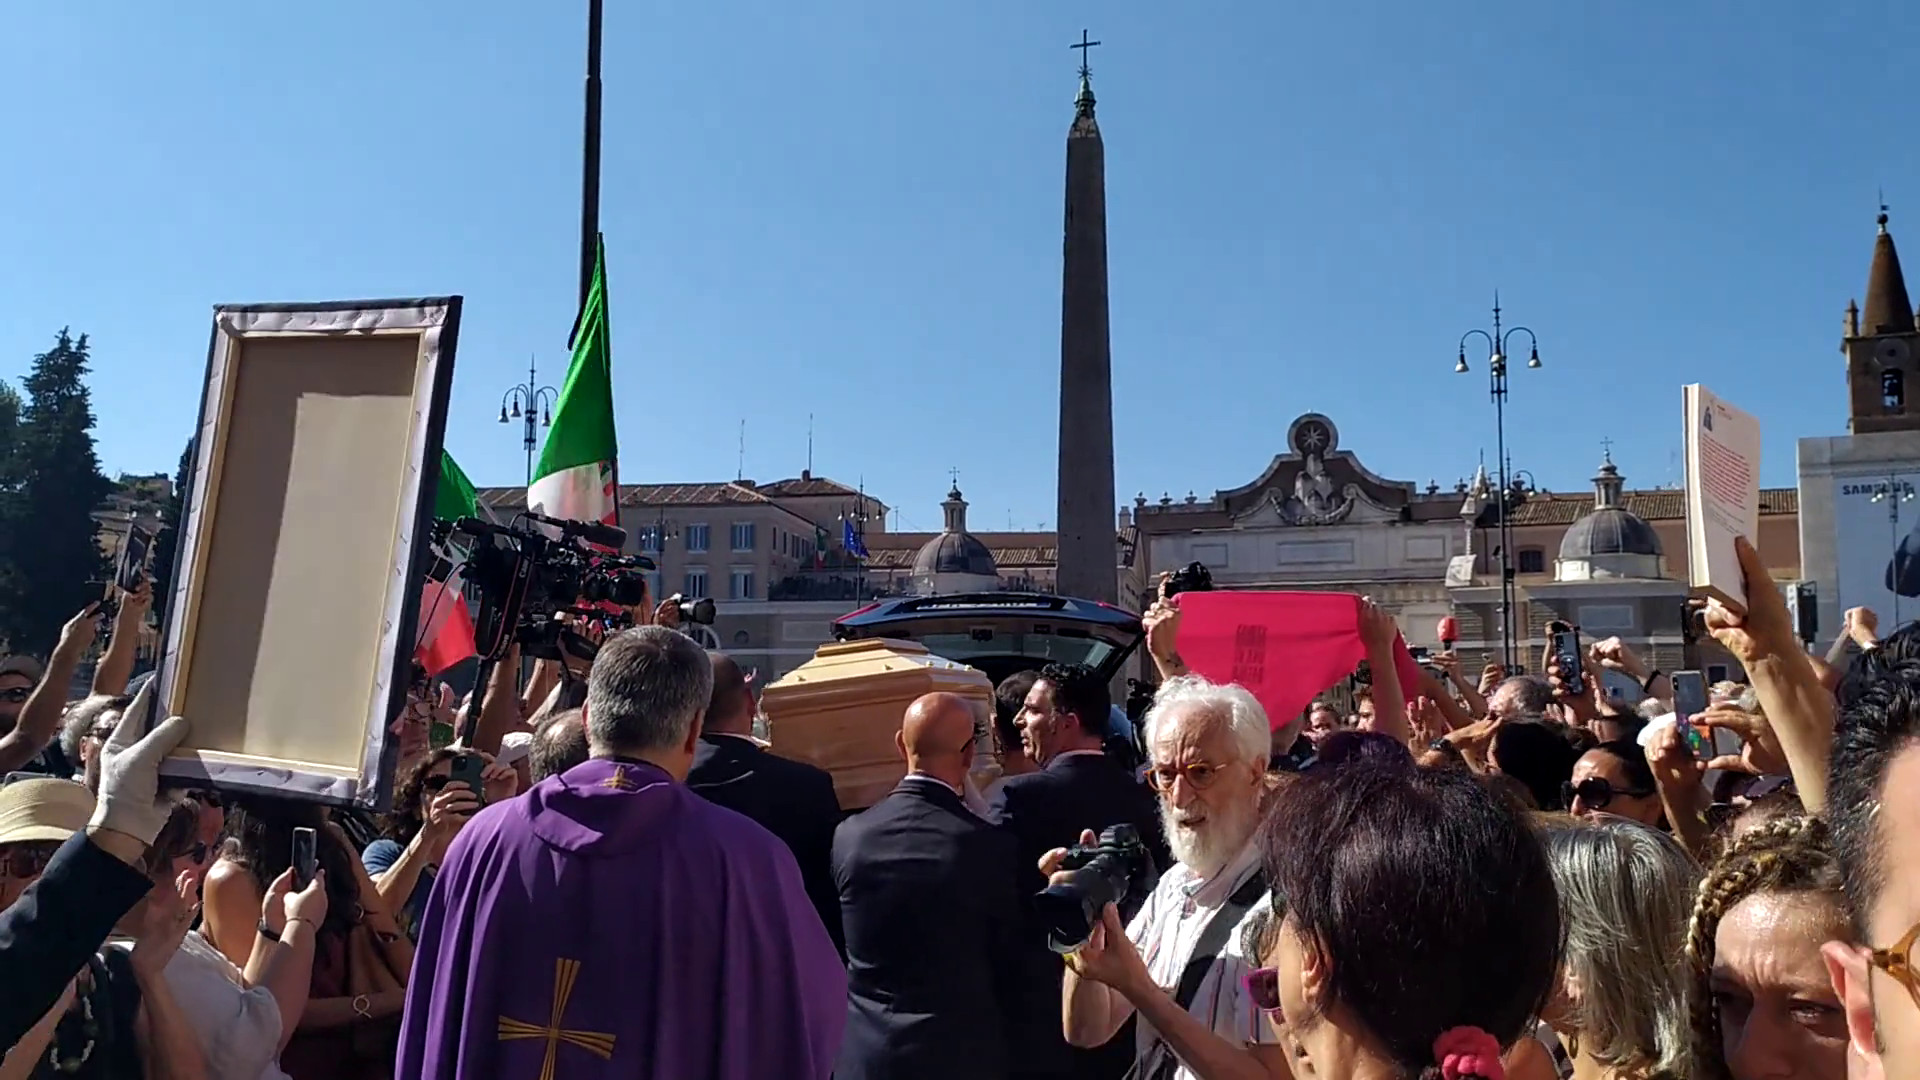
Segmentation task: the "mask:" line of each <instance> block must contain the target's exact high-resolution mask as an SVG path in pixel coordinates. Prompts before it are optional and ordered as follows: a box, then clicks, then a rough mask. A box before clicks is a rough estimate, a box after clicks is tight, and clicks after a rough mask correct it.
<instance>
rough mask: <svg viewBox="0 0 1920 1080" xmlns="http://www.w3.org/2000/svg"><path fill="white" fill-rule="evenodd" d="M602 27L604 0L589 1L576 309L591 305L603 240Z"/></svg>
mask: <svg viewBox="0 0 1920 1080" xmlns="http://www.w3.org/2000/svg"><path fill="white" fill-rule="evenodd" d="M600 24H601V0H587V108H586V131H585V137H584V139H583V144H582V147H581V154H580V305H579V308H578V309H576V310H584V309H585V308H586V306H587V290H588V289H589V288H590V287H592V284H593V260H594V250H595V248H596V247H597V246H598V243H599V237H600Z"/></svg>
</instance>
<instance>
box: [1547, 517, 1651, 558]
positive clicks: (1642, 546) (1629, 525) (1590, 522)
mask: <svg viewBox="0 0 1920 1080" xmlns="http://www.w3.org/2000/svg"><path fill="white" fill-rule="evenodd" d="M1660 554H1662V552H1661V550H1660V534H1659V533H1656V532H1654V531H1653V526H1651V525H1649V524H1647V523H1646V521H1645V519H1643V518H1641V517H1640V515H1638V514H1635V513H1634V512H1632V511H1631V510H1627V509H1625V508H1623V507H1619V506H1603V507H1601V508H1599V509H1597V510H1595V511H1593V512H1592V513H1590V514H1588V515H1587V516H1585V517H1583V518H1581V519H1580V520H1578V521H1576V522H1574V523H1573V525H1572V526H1570V527H1569V528H1568V529H1567V534H1566V535H1565V536H1563V537H1561V538H1560V557H1561V558H1562V559H1591V558H1593V557H1594V556H1596V555H1655V556H1657V555H1660Z"/></svg>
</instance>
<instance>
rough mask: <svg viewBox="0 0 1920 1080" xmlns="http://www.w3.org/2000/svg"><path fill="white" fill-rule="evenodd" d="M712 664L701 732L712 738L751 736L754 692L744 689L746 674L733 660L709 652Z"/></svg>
mask: <svg viewBox="0 0 1920 1080" xmlns="http://www.w3.org/2000/svg"><path fill="white" fill-rule="evenodd" d="M707 659H709V660H711V661H713V697H712V698H711V699H710V700H709V701H708V702H707V722H706V723H705V724H704V725H702V727H701V729H700V730H702V731H710V732H712V733H714V734H715V735H750V734H752V733H753V691H752V690H751V689H749V688H748V686H747V674H746V672H744V671H741V670H740V665H739V664H737V663H735V662H734V660H733V657H731V656H728V655H727V654H726V653H723V652H710V653H708V654H707Z"/></svg>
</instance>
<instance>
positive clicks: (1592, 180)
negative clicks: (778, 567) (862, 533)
mask: <svg viewBox="0 0 1920 1080" xmlns="http://www.w3.org/2000/svg"><path fill="white" fill-rule="evenodd" d="M324 6H325V8H326V14H325V16H324V17H323V16H320V15H317V14H315V12H316V11H317V10H318V9H316V8H314V7H313V6H312V5H284V4H253V3H240V2H237V0H207V2H202V3H195V4H186V5H152V4H135V3H131V2H125V0H97V2H90V3H85V4H31V5H28V4H17V5H12V6H11V7H10V9H9V10H8V11H7V12H6V13H5V14H4V15H0V99H4V100H6V101H7V102H8V103H9V106H8V108H6V109H5V110H0V142H4V144H5V145H6V146H7V147H8V148H9V150H10V158H11V160H10V161H9V163H8V167H7V168H5V169H4V170H0V206H4V207H5V208H6V212H5V213H4V214H0V252H4V255H3V256H0V374H4V375H8V376H17V375H19V374H21V373H23V372H24V371H25V370H26V367H27V364H28V362H29V359H30V357H31V356H32V354H33V353H35V352H37V351H40V350H41V349H43V348H45V347H46V345H47V343H48V342H49V341H50V340H51V338H52V335H53V334H54V333H55V332H56V331H57V330H58V329H59V328H60V327H61V326H62V325H71V326H72V327H73V328H74V329H75V330H77V331H78V330H84V331H87V332H88V333H90V334H92V336H93V340H94V344H95V349H96V352H95V357H96V362H97V369H96V372H95V375H94V381H93V387H94V404H95V409H96V411H97V413H98V415H99V418H100V426H99V429H98V437H99V443H100V453H101V458H102V461H103V463H104V464H105V466H106V467H107V468H108V470H109V471H120V470H127V471H153V470H161V469H167V470H170V469H171V468H172V467H173V464H174V462H175V460H176V458H177V456H178V454H179V450H180V447H181V445H182V444H183V442H184V440H185V438H186V437H187V435H188V432H189V429H190V427H191V424H192V421H193V418H194V412H195V409H196V406H197V402H198V392H199V382H200V378H201V372H202V365H203V363H204V359H205V349H206V340H207V327H208V319H209V308H210V306H211V305H213V304H215V303H218V302H253V301H296V300H324V299H338V298H351V297H369V296H391V295H421V294H429V293H442V292H458V293H462V294H464V295H465V296H466V299H467V306H466V322H465V326H464V328H463V331H462V334H461V342H460V355H459V361H458V369H457V377H456V380H455V388H454V400H453V415H452V419H451V421H450V423H449V425H448V442H449V446H450V447H451V449H452V450H453V451H454V453H455V455H456V456H457V457H458V458H459V459H460V460H461V461H462V462H463V463H464V464H465V465H466V467H467V469H468V471H469V472H470V473H471V474H472V475H473V476H474V478H475V479H476V480H477V481H479V482H481V483H489V482H492V483H507V482H516V481H517V480H518V479H519V478H520V475H521V472H522V470H523V468H524V465H523V459H522V456H521V451H520V447H519V441H518V438H517V431H516V430H512V429H509V428H506V427H502V426H500V425H499V424H497V423H496V422H495V417H496V415H497V412H498V408H499V400H500V395H501V393H502V392H503V391H504V390H505V389H506V388H507V387H508V386H510V385H512V384H513V383H515V382H516V381H518V380H520V379H521V378H523V377H524V370H525V367H526V361H527V358H528V356H529V354H530V353H531V354H534V355H537V356H538V358H539V360H540V363H541V372H542V376H543V379H544V380H548V381H552V382H554V383H556V384H557V383H558V382H559V381H560V376H561V374H562V365H563V363H564V353H563V347H564V344H565V335H566V332H567V329H568V327H569V325H570V323H571V320H572V317H573V314H574V312H573V306H574V302H575V290H576V279H575V275H576V269H575V267H576V262H575V259H576V244H577V231H578V213H579V211H578V198H579V156H578V155H579V140H580V82H581V63H582V61H581V53H582V50H583V47H584V46H583V41H584V8H585V4H584V3H578V2H571V0H569V2H557V0H556V2H552V3H541V4H526V3H506V2H504V0H462V2H459V3H456V2H454V0H406V2H402V3H393V2H391V0H388V2H384V3H374V2H371V0H330V2H329V3H328V4H326V5H324ZM608 6H609V8H610V9H612V10H610V11H609V14H608V20H607V45H606V65H607V72H606V124H607V135H606V150H605V153H606V162H605V172H604V192H605V194H604V206H603V219H602V221H603V228H604V229H605V231H606V233H607V237H608V245H609V256H608V258H609V267H610V269H609V274H610V278H611V283H612V297H613V310H612V317H613V328H614V349H615V352H614V364H615V371H616V381H617V385H616V403H617V407H618V410H619V416H620V421H621V424H622V443H623V454H622V459H623V460H622V470H621V471H622V478H623V479H625V480H628V481H643V480H645V481H651V480H659V481H669V480H671V481H688V480H708V479H714V480H717V479H726V478H731V477H732V476H734V475H735V473H736V468H737V460H738V458H737V454H738V446H739V443H738V436H739V430H740V422H741V421H742V420H743V419H744V420H745V421H746V440H745V444H746V450H745V471H746V475H747V476H749V477H752V478H755V479H760V480H770V479H775V478H778V477H781V476H789V475H793V474H795V473H797V472H798V471H799V470H800V468H801V467H802V466H803V465H804V464H805V458H806V444H807V427H808V416H809V414H811V415H812V416H813V418H814V427H815V439H814V468H815V471H816V472H819V473H823V474H826V475H831V476H834V477H836V478H839V479H843V480H846V481H848V482H858V481H860V480H862V479H864V481H865V483H866V485H867V487H868V489H869V490H871V491H873V492H875V493H876V494H878V495H880V496H881V497H882V498H884V499H886V500H887V501H889V502H890V503H892V504H894V505H896V506H898V507H899V508H900V510H901V516H900V517H899V519H898V520H897V521H896V522H895V527H901V528H923V529H924V528H937V527H938V522H939V512H938V509H937V503H938V500H939V498H940V497H941V494H942V493H943V492H944V490H945V487H946V482H947V470H948V468H949V467H951V466H957V467H959V469H960V470H961V471H960V481H961V486H962V487H963V488H964V489H965V490H966V492H967V494H968V496H969V498H970V499H971V500H972V501H973V503H974V514H973V522H974V524H975V526H976V527H1004V526H1005V525H1006V524H1007V522H1008V521H1009V520H1010V521H1012V522H1013V523H1014V524H1015V525H1016V526H1018V527H1022V528H1032V527H1034V526H1036V525H1038V524H1039V523H1041V522H1047V523H1048V524H1049V525H1050V524H1051V520H1052V517H1053V500H1054V487H1053V474H1054V454H1055V447H1054V444H1055V438H1054V429H1055V420H1056V408H1057V405H1056V401H1057V382H1058V363H1059V351H1058V350H1059V332H1058V318H1059V290H1060V281H1059V278H1060V240H1059V237H1060V228H1061V223H1060V214H1061V199H1062V195H1061V173H1062V168H1063V159H1064V150H1063V139H1064V135H1065V131H1066V127H1067V124H1068V121H1069V119H1070V117H1071V111H1072V106H1071V102H1072V97H1073V91H1074V65H1075V54H1074V53H1073V52H1072V51H1071V50H1069V49H1068V48H1067V46H1068V44H1069V43H1071V42H1073V41H1076V40H1078V38H1079V33H1080V30H1081V28H1082V27H1083V26H1086V27H1089V28H1091V30H1092V32H1093V34H1094V36H1095V37H1096V38H1098V39H1100V40H1102V41H1104V42H1105V44H1104V46H1103V47H1101V48H1099V49H1097V50H1095V52H1094V57H1093V64H1094V82H1095V88H1096V90H1097V92H1098V95H1099V99H1100V120H1101V126H1102V129H1103V131H1104V133H1105V135H1106V139H1107V155H1108V158H1107V160H1108V201H1109V210H1108V212H1109V223H1110V233H1111V258H1112V296H1113V342H1114V346H1113V353H1114V394H1115V401H1114V405H1115V421H1116V427H1117V430H1118V432H1119V435H1118V439H1117V442H1118V448H1117V449H1118V465H1117V479H1118V484H1119V487H1120V492H1119V494H1120V495H1121V496H1122V497H1130V496H1131V495H1132V494H1133V492H1135V491H1146V492H1147V493H1149V494H1150V495H1151V496H1153V497H1156V498H1157V497H1158V496H1159V494H1160V493H1161V492H1162V491H1170V492H1172V493H1173V494H1174V496H1175V497H1176V498H1178V497H1182V496H1184V495H1185V493H1186V492H1187V491H1188V490H1189V489H1192V490H1195V491H1198V492H1199V493H1201V494H1202V495H1205V494H1207V493H1209V492H1211V491H1212V490H1214V489H1216V488H1231V487H1235V486H1238V485H1240V484H1242V483H1245V482H1246V481H1248V480H1250V479H1252V478H1253V477H1255V476H1257V475H1258V474H1259V473H1260V472H1261V471H1262V469H1263V468H1264V467H1265V465H1266V463H1267V461H1268V460H1269V459H1270V458H1271V456H1272V455H1273V454H1275V453H1276V452H1279V451H1280V450H1281V449H1282V446H1281V444H1282V442H1283V441H1284V436H1285V431H1286V425H1287V423H1288V421H1289V420H1290V419H1292V418H1293V417H1294V416H1295V415H1297V414H1299V413H1301V412H1303V411H1307V410H1318V411H1321V412H1325V413H1327V414H1329V415H1330V416H1331V417H1332V418H1333V419H1334V421H1335V422H1336V423H1337V424H1338V426H1339V428H1340V432H1341V442H1342V444H1343V445H1344V446H1345V447H1347V448H1349V449H1352V450H1355V451H1356V452H1357V453H1358V454H1359V455H1360V456H1361V458H1362V460H1363V461H1364V462H1366V463H1367V464H1368V465H1369V466H1371V467H1372V468H1373V469H1374V470H1375V471H1376V472H1379V473H1382V474H1384V475H1386V476H1389V477H1394V478H1399V479H1407V480H1414V481H1418V482H1421V483H1424V482H1425V481H1426V480H1427V479H1428V478H1430V477H1431V478H1433V479H1436V480H1439V481H1440V482H1442V483H1451V482H1452V481H1453V480H1454V479H1455V478H1457V477H1459V476H1462V475H1464V474H1467V473H1470V472H1471V471H1472V469H1473V467H1474V464H1475V461H1476V459H1477V455H1478V453H1479V450H1480V448H1481V447H1482V446H1486V447H1491V445H1492V442H1493V417H1492V410H1491V408H1490V406H1489V405H1488V403H1487V399H1486V382H1485V376H1484V371H1483V369H1478V368H1477V369H1476V371H1475V372H1474V373H1473V374H1472V375H1470V376H1459V375H1455V374H1453V371H1452V366H1453V359H1454V347H1455V342H1456V341H1457V340H1458V337H1459V335H1460V334H1461V332H1462V331H1464V330H1466V329H1468V328H1469V327H1473V326H1480V325H1483V324H1484V322H1485V320H1486V308H1487V306H1488V303H1489V300H1490V298H1491V294H1492V292H1493V290H1494V289H1495V288H1498V289H1499V290H1500V292H1501V296H1502V299H1503V302H1504V303H1505V306H1506V308H1507V312H1508V315H1509V316H1510V317H1511V318H1512V319H1513V320H1515V321H1518V322H1522V323H1525V324H1527V325H1529V326H1531V327H1532V328H1533V329H1534V330H1536V331H1537V332H1538V333H1539V334H1540V338H1541V346H1542V355H1543V357H1544V358H1545V360H1546V363H1547V367H1546V368H1544V369H1543V370H1541V371H1537V372H1536V371H1518V372H1516V374H1515V376H1514V380H1513V395H1512V399H1511V410H1510V416H1509V423H1508V440H1509V444H1510V445H1511V447H1512V448H1513V453H1514V458H1515V464H1516V466H1517V467H1521V468H1525V469H1527V470H1529V471H1530V472H1531V473H1532V474H1533V475H1534V476H1535V477H1537V479H1538V481H1539V482H1540V483H1541V484H1542V485H1544V486H1546V487H1549V488H1553V489H1558V490H1567V489H1576V488H1584V487H1585V486H1586V481H1587V478H1588V477H1589V476H1590V475H1591V474H1592V471H1593V467H1594V465H1595V464H1596V463H1597V461H1598V457H1599V452H1600V440H1601V439H1602V438H1603V437H1611V438H1612V439H1613V440H1614V445H1615V450H1614V455H1615V458H1616V460H1617V461H1618V462H1619V463H1620V465H1621V468H1622V469H1623V471H1624V472H1625V473H1626V474H1627V475H1628V479H1629V482H1630V483H1632V484H1635V485H1636V486H1640V485H1647V486H1650V485H1653V484H1656V483H1661V482H1675V481H1677V480H1678V478H1679V471H1678V466H1677V464H1676V463H1677V461H1678V452H1679V445H1680V425H1679V415H1678V414H1679V386H1680V384H1681V383H1682V382H1688V381H1701V382H1705V383H1707V384H1708V385H1710V386H1711V387H1712V388H1713V389H1714V390H1715V391H1717V392H1718V393H1720V394H1721V395H1722V396H1724V397H1726V398H1728V399H1730V400H1732V401H1734V402H1735V403H1737V404H1740V405H1742V406H1744V407H1746V408H1747V409H1749V410H1751V411H1753V412H1755V413H1757V414H1758V415H1759V416H1760V418H1761V421H1762V423H1763V424H1764V426H1765V430H1766V433H1767V444H1766V456H1765V461H1764V463H1763V473H1764V480H1765V482H1766V483H1768V484H1791V483H1792V482H1793V452H1794V439H1796V438H1797V437H1799V436H1803V435H1813V434H1837V433H1841V432H1843V431H1844V424H1845V411H1844V410H1845V403H1844V391H1843V386H1844V384H1843V374H1842V367H1841V361H1840V357H1839V354H1838V352H1837V351H1836V348H1837V342H1838V335H1839V330H1840V320H1841V311H1842V309H1843V307H1844V306H1845V304H1846V301H1847V299H1848V297H1850V296H1858V295H1859V294H1860V292H1861V290H1862V288H1863V286H1864V283H1865V278H1866V271H1867V262H1868V258H1869V255H1870V252H1871V246H1872V239H1873V215H1874V212H1875V198H1876V189H1877V188H1879V187H1883V186H1884V188H1885V189H1886V197H1887V200H1888V201H1889V202H1890V203H1891V204H1892V208H1893V216H1894V232H1895V235H1896V237H1900V238H1903V239H1906V240H1907V245H1908V251H1909V252H1910V253H1911V255H1910V258H1911V259H1920V139H1916V138H1915V137H1914V135H1913V133H1912V132H1913V111H1914V96H1913V94H1912V92H1911V89H1912V84H1911V77H1912V76H1911V71H1912V52H1911V43H1912V42H1913V41H1914V40H1916V39H1920V6H1916V5H1912V4H1903V3H1900V2H1897V0H1882V2H1859V3H1845V4H1835V5H1819V6H1815V5H1798V4H1787V3H1784V2H1778V0H1775V2H1767V3H1750V4H1735V3H1732V2H1728V0H1719V2H1702V3H1694V4H1684V5H1655V4H1651V3H1640V4H1631V5H1599V4H1591V5H1571V4H1523V3H1517V2H1509V0H1488V2H1483V3H1479V4H1475V5H1472V9H1473V12H1474V14H1473V17H1472V18H1471V19H1470V20H1469V19H1463V18H1462V17H1461V16H1460V14H1459V12H1460V11H1461V10H1463V9H1460V8H1457V7H1454V6H1450V5H1432V4H1422V3H1413V2H1411V0H1393V2H1386V0H1354V2H1349V3H1345V4H1338V5H1336V4H1331V3H1309V4H1304V5H1282V4H1268V3H1253V2H1247V3H1235V4H1227V3H1196V4H1182V5H1169V4H1149V3H1144V2H1133V0H1126V2H1116V0H1109V2H1107V3H1100V4H1094V3H1085V2H1082V3H1077V4H1076V3H1064V2H1061V0H1042V2H1038V3H1036V2H1032V0H975V2H973V3H970V4H966V5H934V4H901V3H883V2H881V0H860V2H837V0H820V2H816V3H812V4H801V5H795V4H790V3H774V2H772V0H715V2H711V3H702V4H667V3H633V2H620V0H615V2H614V3H611V4H609V5H608ZM1680 8H1684V9H1686V10H1684V11H1682V10H1674V9H1680ZM1603 9H1605V10H1603ZM962 11H964V12H967V13H968V14H966V15H958V14H956V13H957V12H962ZM1916 269H1920V267H1916ZM1476 359H1477V357H1476ZM1489 456H1491V454H1490V453H1489Z"/></svg>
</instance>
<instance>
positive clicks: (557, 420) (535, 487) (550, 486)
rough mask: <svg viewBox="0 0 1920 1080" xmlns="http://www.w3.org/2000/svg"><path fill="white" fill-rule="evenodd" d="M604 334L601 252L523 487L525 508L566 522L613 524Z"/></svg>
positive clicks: (609, 367) (613, 453) (614, 452)
mask: <svg viewBox="0 0 1920 1080" xmlns="http://www.w3.org/2000/svg"><path fill="white" fill-rule="evenodd" d="M611 345H612V340H611V338H610V336H609V333H608V328H607V253H606V245H605V243H604V242H602V243H601V244H600V245H599V247H598V249H597V250H596V252H595V254H594V260H593V284H592V285H591V286H590V287H589V288H588V289H587V302H586V304H585V305H584V306H583V307H582V308H581V309H580V318H579V320H578V321H577V322H576V323H575V324H574V333H573V361H572V363H571V364H569V365H568V367H567V381H566V383H565V385H563V386H562V387H561V388H560V400H559V401H558V402H557V403H556V404H555V405H554V407H553V426H552V427H551V428H549V429H547V444H546V446H545V447H544V448H542V450H541V451H540V463H539V464H538V465H536V466H535V467H534V470H533V483H532V485H531V486H529V487H528V488H527V509H529V510H533V511H536V512H538V513H542V514H546V515H547V516H549V517H556V518H561V519H563V520H567V521H601V522H606V523H608V524H615V523H617V517H618V505H617V502H616V499H615V494H614V461H615V459H616V458H617V457H618V455H619V444H618V442H617V441H616V440H615V438H614V434H613V362H612V360H613V352H612V348H611Z"/></svg>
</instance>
